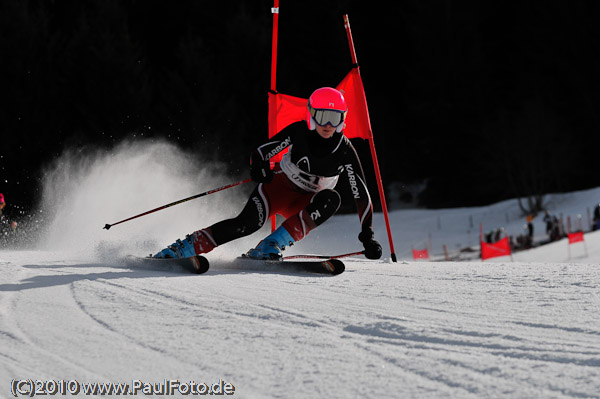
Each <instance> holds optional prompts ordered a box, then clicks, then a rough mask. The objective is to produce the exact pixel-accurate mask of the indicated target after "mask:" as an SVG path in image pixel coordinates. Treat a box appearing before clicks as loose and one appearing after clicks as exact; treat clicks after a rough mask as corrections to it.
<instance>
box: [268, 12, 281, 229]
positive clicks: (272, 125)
mask: <svg viewBox="0 0 600 399" xmlns="http://www.w3.org/2000/svg"><path fill="white" fill-rule="evenodd" d="M271 13H272V14H273V39H272V43H271V90H270V93H271V95H272V97H271V99H270V100H269V138H270V137H271V136H270V135H271V132H273V134H275V133H277V97H275V96H276V94H277V39H278V33H279V0H274V2H273V8H271ZM274 166H275V165H274V162H273V161H271V169H273V167H274ZM276 228H277V218H276V217H275V215H273V217H271V231H275V229H276Z"/></svg>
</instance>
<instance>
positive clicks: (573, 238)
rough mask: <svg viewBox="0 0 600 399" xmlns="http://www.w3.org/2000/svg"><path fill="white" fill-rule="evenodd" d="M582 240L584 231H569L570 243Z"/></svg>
mask: <svg viewBox="0 0 600 399" xmlns="http://www.w3.org/2000/svg"><path fill="white" fill-rule="evenodd" d="M580 241H583V231H578V232H576V233H569V244H573V243H576V242H580Z"/></svg>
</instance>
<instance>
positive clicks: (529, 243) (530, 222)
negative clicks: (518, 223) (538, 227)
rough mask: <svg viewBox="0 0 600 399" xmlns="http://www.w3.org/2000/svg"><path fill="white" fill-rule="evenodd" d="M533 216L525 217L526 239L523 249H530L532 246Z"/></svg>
mask: <svg viewBox="0 0 600 399" xmlns="http://www.w3.org/2000/svg"><path fill="white" fill-rule="evenodd" d="M533 218H534V216H533V215H527V225H526V226H527V238H526V241H525V247H526V248H531V247H532V246H533Z"/></svg>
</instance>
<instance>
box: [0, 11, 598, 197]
mask: <svg viewBox="0 0 600 399" xmlns="http://www.w3.org/2000/svg"><path fill="white" fill-rule="evenodd" d="M272 5H273V3H272V1H271V0H269V1H267V0H251V1H237V0H236V1H230V2H215V1H210V2H209V1H203V0H178V1H164V0H3V1H2V2H0V68H1V71H0V72H1V73H0V98H1V103H0V105H1V106H0V131H1V141H0V145H1V148H0V192H4V193H5V195H6V196H7V200H8V201H9V203H12V204H19V205H20V206H21V207H24V208H27V207H32V206H33V205H34V204H35V201H36V200H37V198H38V195H39V191H40V187H39V183H40V177H41V175H42V172H43V168H44V165H45V164H47V163H48V162H50V161H51V160H52V159H55V158H56V157H57V156H59V155H60V153H61V152H62V151H63V150H64V149H66V148H72V147H85V146H100V147H106V148H111V146H113V145H114V144H116V143H119V142H121V141H122V140H124V139H130V140H135V139H138V138H144V139H147V138H157V139H158V138H167V139H168V140H171V141H174V142H177V143H178V144H179V145H180V146H181V147H182V148H187V149H191V150H194V151H196V152H197V154H198V156H199V157H207V159H210V157H215V154H216V157H217V158H218V159H220V160H221V161H227V162H228V168H229V170H228V172H230V173H232V174H238V175H240V174H243V173H247V172H246V169H247V162H248V154H249V150H250V148H251V146H253V145H255V144H257V143H258V142H260V141H261V140H264V139H265V138H266V135H267V91H268V89H269V84H270V61H271V60H270V57H271V55H270V52H271V29H272V15H271V7H272ZM344 13H348V14H349V16H350V22H351V26H352V31H353V34H354V39H355V45H356V50H357V53H358V60H359V63H360V66H361V72H362V76H363V81H364V84H365V91H366V94H367V100H368V103H369V109H370V114H371V121H372V126H373V131H374V135H375V143H376V146H377V151H378V155H379V161H380V166H381V171H382V174H383V180H384V183H386V184H389V183H392V182H401V183H404V184H407V185H408V184H411V183H414V182H419V181H423V180H426V181H427V188H426V190H425V191H424V192H423V193H422V195H421V197H420V201H421V204H423V205H425V206H429V207H446V206H468V205H480V204H486V203H490V202H493V201H498V200H501V199H506V198H510V197H516V196H521V197H524V196H525V197H526V196H532V195H536V194H540V193H547V192H552V191H566V190H574V189H583V188H588V187H593V186H598V185H600V176H599V174H598V166H597V160H598V148H599V145H600V139H599V134H598V127H599V120H598V118H599V116H598V115H599V114H598V111H599V109H598V108H599V96H600V80H599V78H598V74H599V71H600V61H598V60H599V57H598V55H599V51H598V49H599V46H600V45H599V41H598V39H599V37H598V23H597V20H598V17H599V14H598V5H597V2H595V1H543V2H541V1H526V0H522V1H518V2H510V1H509V2H504V1H502V2H481V1H448V0H437V1H433V0H402V1H395V2H392V4H391V5H388V6H383V5H382V4H377V3H373V2H366V1H350V0H348V1H342V0H337V1H334V0H332V1H317V0H303V1H291V0H281V13H280V31H279V33H280V37H279V57H278V75H277V88H278V90H279V91H281V92H283V93H287V94H292V95H296V96H300V97H308V96H309V95H310V93H311V92H312V91H313V90H314V89H316V88H318V87H320V86H335V85H336V84H337V83H339V81H340V80H341V79H342V78H343V77H344V76H345V75H346V73H347V72H348V71H349V69H350V68H351V60H350V54H349V51H348V45H347V39H346V34H345V31H344V27H343V20H342V15H343V14H344ZM355 144H356V146H357V147H358V149H359V151H360V152H361V154H362V155H363V158H364V161H363V163H364V165H365V167H366V169H367V170H368V174H369V175H370V177H371V179H370V184H371V186H372V188H373V190H375V185H374V182H373V178H372V176H373V175H372V169H371V168H370V166H369V165H370V158H369V151H368V146H367V145H366V143H364V142H360V141H359V142H355ZM374 197H376V196H374ZM390 199H394V198H388V200H390Z"/></svg>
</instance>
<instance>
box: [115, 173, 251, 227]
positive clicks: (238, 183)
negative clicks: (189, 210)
mask: <svg viewBox="0 0 600 399" xmlns="http://www.w3.org/2000/svg"><path fill="white" fill-rule="evenodd" d="M250 181H252V179H251V178H248V179H245V180H242V181H238V182H236V183H231V184H228V185H226V186H223V187H219V188H215V189H212V190H208V191H205V192H203V193H200V194H196V195H193V196H191V197H188V198H184V199H182V200H179V201H175V202H171V203H170V204H167V205H163V206H159V207H158V208H155V209H152V210H150V211H148V212H144V213H140V214H139V215H135V216H132V217H130V218H127V219H124V220H121V221H120V222H116V223H113V224H106V225H104V228H105V229H106V230H108V229H110V228H111V227H113V226H116V225H117V224H120V223H124V222H127V221H129V220H132V219H136V218H139V217H141V216H145V215H149V214H151V213H154V212H157V211H160V210H163V209H166V208H169V207H171V206H174V205H177V204H181V203H183V202H186V201H190V200H193V199H196V198H200V197H204V196H205V195H209V194H214V193H216V192H218V191H223V190H226V189H228V188H231V187H235V186H239V185H240V184H244V183H248V182H250Z"/></svg>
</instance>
